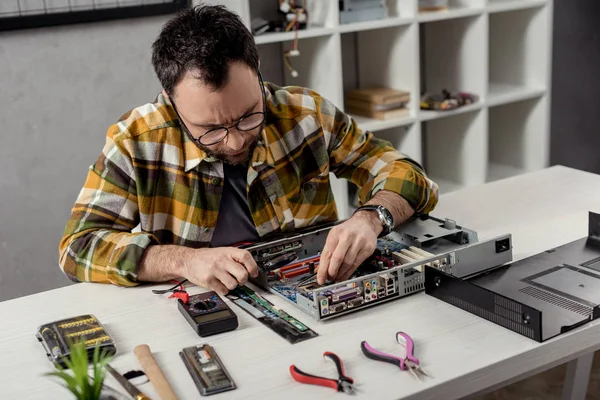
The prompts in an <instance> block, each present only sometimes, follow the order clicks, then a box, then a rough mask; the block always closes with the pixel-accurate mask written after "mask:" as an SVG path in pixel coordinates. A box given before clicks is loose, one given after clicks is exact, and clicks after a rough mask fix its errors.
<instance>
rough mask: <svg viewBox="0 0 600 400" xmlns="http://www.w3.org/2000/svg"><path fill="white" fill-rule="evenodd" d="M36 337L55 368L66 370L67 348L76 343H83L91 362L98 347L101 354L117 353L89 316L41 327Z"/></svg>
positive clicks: (80, 316)
mask: <svg viewBox="0 0 600 400" xmlns="http://www.w3.org/2000/svg"><path fill="white" fill-rule="evenodd" d="M36 337H37V339H38V340H39V341H40V342H41V343H42V346H43V347H44V349H45V350H46V354H47V356H48V359H49V360H50V361H52V362H53V363H54V365H55V366H56V367H62V368H67V365H66V364H65V360H68V359H69V357H70V356H71V353H70V350H69V348H70V346H71V345H72V344H75V343H77V342H81V341H83V342H84V343H85V347H86V351H87V354H88V359H89V360H92V357H93V354H94V349H95V348H96V347H99V350H100V353H101V354H102V353H105V354H107V355H113V354H115V353H116V351H117V348H116V347H115V342H114V340H113V338H112V337H111V336H110V335H109V334H108V331H107V330H106V328H105V327H104V326H103V325H102V324H101V323H100V321H98V319H97V318H96V317H95V316H94V315H91V314H85V315H79V316H76V317H72V318H67V319H62V320H59V321H54V322H50V323H48V324H44V325H41V326H40V327H38V329H37V333H36Z"/></svg>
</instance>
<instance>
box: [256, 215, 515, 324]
mask: <svg viewBox="0 0 600 400" xmlns="http://www.w3.org/2000/svg"><path fill="white" fill-rule="evenodd" d="M331 228H332V225H331V224H330V225H328V226H324V227H315V228H314V229H312V230H308V231H303V232H302V233H298V234H291V235H287V236H285V237H281V238H277V239H273V240H270V241H266V242H263V243H259V244H253V245H250V246H247V247H245V248H246V250H248V251H250V253H251V254H252V256H253V257H254V259H255V261H256V262H257V265H258V267H259V277H258V278H256V279H255V280H254V281H253V282H254V283H255V284H257V285H258V286H260V287H262V288H264V289H266V290H268V291H270V292H272V293H274V294H277V295H278V296H280V297H282V298H284V299H286V300H287V301H289V302H290V303H292V304H294V305H295V306H297V307H299V308H300V309H302V310H303V311H305V312H307V313H308V314H310V315H311V316H312V317H313V318H315V319H317V320H322V319H328V318H332V317H335V316H339V315H343V314H346V313H349V312H353V311H355V310H358V309H362V308H365V307H369V306H374V305H377V304H380V303H383V302H387V301H390V300H393V299H398V298H400V297H403V296H406V295H409V294H412V293H416V292H419V291H422V290H424V287H425V286H424V282H425V275H424V268H425V267H426V266H429V267H433V268H437V269H440V270H441V271H444V272H445V273H449V274H453V275H455V276H459V277H464V276H468V275H472V274H476V273H478V272H480V271H484V270H488V269H489V268H491V267H493V266H496V265H502V264H504V263H506V262H509V261H511V260H512V246H511V237H510V235H503V236H501V237H495V238H492V239H490V240H487V241H481V242H480V241H479V240H478V238H477V233H476V232H474V231H472V230H470V229H466V228H463V227H461V226H459V225H457V224H456V222H455V221H453V220H450V219H438V218H435V217H432V216H429V215H425V216H418V217H415V218H413V219H412V220H410V221H408V222H407V223H405V224H403V225H402V226H401V227H400V228H399V229H397V230H396V231H394V232H392V233H390V234H389V235H387V236H385V237H382V238H380V239H378V240H377V246H376V249H375V251H374V252H373V254H372V255H371V256H369V257H368V258H367V259H366V260H365V261H364V262H363V263H362V264H361V265H360V266H359V267H358V268H357V269H356V270H355V272H354V273H353V275H352V276H351V277H350V278H349V279H347V280H345V281H341V282H326V283H325V284H324V285H319V284H318V283H317V279H316V270H317V269H318V266H319V263H320V257H321V251H322V249H323V247H324V245H325V241H326V238H327V234H328V232H329V230H330V229H331Z"/></svg>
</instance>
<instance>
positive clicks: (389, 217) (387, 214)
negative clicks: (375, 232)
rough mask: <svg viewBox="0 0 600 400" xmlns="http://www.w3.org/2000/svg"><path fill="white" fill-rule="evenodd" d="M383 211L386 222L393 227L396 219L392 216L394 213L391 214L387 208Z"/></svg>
mask: <svg viewBox="0 0 600 400" xmlns="http://www.w3.org/2000/svg"><path fill="white" fill-rule="evenodd" d="M381 211H382V215H383V218H384V219H385V223H386V224H387V225H388V226H389V227H390V228H393V226H394V219H393V218H392V215H391V214H390V212H389V211H388V210H386V209H383V210H381Z"/></svg>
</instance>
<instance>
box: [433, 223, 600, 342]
mask: <svg viewBox="0 0 600 400" xmlns="http://www.w3.org/2000/svg"><path fill="white" fill-rule="evenodd" d="M599 227H600V214H595V213H590V215H589V233H588V236H587V237H583V238H581V239H578V240H574V241H572V242H569V243H566V244H563V245H561V246H558V247H555V248H553V249H550V250H547V251H542V252H540V253H538V254H534V255H532V256H529V257H526V258H524V259H521V260H518V261H516V262H513V263H511V264H507V265H504V266H501V267H499V268H495V269H490V270H488V271H486V272H484V273H481V274H478V275H475V276H471V277H467V278H459V277H456V276H453V275H449V274H447V273H445V272H442V271H440V270H438V269H436V268H432V267H425V293H426V294H428V295H431V296H433V297H436V298H438V299H440V300H442V301H445V302H447V303H450V304H452V305H454V306H456V307H459V308H461V309H463V310H465V311H468V312H470V313H472V314H475V315H478V316H480V317H481V318H484V319H486V320H488V321H491V322H494V323H496V324H498V325H501V326H503V327H505V328H507V329H510V330H512V331H514V332H517V333H519V334H521V335H523V336H526V337H529V338H531V339H533V340H536V341H538V342H544V341H546V340H548V339H551V338H553V337H556V336H558V335H561V334H563V333H565V332H568V331H571V330H573V329H576V328H577V327H580V326H582V325H584V324H586V323H588V322H590V321H591V320H594V319H596V318H598V317H600V271H599V270H598V267H597V264H598V261H597V260H600V240H596V239H597V238H598V234H600V228H599ZM503 242H504V241H502V240H501V241H498V242H496V250H497V251H498V250H502V249H504V247H505V246H504V243H503Z"/></svg>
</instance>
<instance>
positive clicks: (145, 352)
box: [133, 344, 177, 400]
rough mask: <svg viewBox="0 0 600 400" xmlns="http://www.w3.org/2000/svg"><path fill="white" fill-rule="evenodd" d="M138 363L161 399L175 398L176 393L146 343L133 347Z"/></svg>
mask: <svg viewBox="0 0 600 400" xmlns="http://www.w3.org/2000/svg"><path fill="white" fill-rule="evenodd" d="M133 353H134V354H135V356H136V357H137V359H138V361H139V362H140V365H141V366H142V368H143V369H144V372H145V373H146V376H147V377H148V379H149V380H150V382H152V384H153V385H154V387H155V388H156V391H157V392H158V394H159V395H160V397H161V399H162V400H177V395H176V394H175V392H174V391H173V388H172V387H171V385H170V384H169V382H168V381H167V378H166V377H165V375H164V374H163V372H162V370H161V369H160V367H159V365H158V364H157V363H156V360H155V359H154V356H153V355H152V352H151V351H150V347H149V346H148V345H147V344H140V345H139V346H136V347H135V348H134V349H133Z"/></svg>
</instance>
